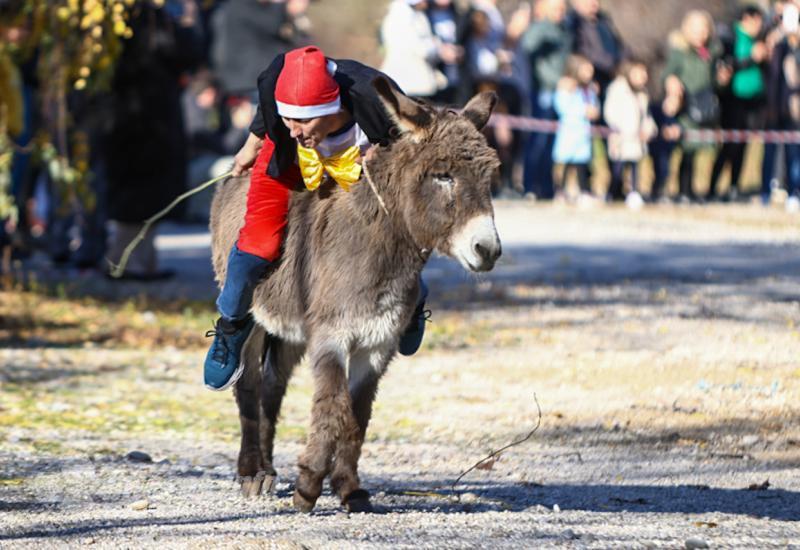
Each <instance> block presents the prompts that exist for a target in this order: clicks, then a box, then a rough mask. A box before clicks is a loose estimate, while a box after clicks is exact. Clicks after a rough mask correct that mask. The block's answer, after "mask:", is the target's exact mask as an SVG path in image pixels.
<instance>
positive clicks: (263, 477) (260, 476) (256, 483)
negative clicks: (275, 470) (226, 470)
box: [239, 471, 277, 498]
mask: <svg viewBox="0 0 800 550" xmlns="http://www.w3.org/2000/svg"><path fill="white" fill-rule="evenodd" d="M276 479H277V476H276V475H275V474H268V473H267V472H264V471H261V472H258V473H257V474H256V475H254V476H239V485H240V488H241V491H242V496H243V497H245V498H256V497H260V496H261V495H262V494H267V495H268V494H271V493H272V491H273V489H274V488H275V480H276Z"/></svg>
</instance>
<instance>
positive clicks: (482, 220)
mask: <svg viewBox="0 0 800 550" xmlns="http://www.w3.org/2000/svg"><path fill="white" fill-rule="evenodd" d="M502 252H503V247H502V246H501V245H500V238H499V237H498V236H497V229H496V228H495V226H494V218H492V216H490V215H486V214H484V215H479V216H476V217H474V218H472V219H471V220H470V221H468V222H467V223H466V224H464V226H463V227H462V228H461V230H460V231H458V232H457V233H456V234H455V236H454V238H453V248H452V250H451V254H452V256H453V257H455V258H456V259H457V260H458V261H459V262H460V263H461V265H462V266H463V267H464V269H468V270H470V271H491V269H492V268H494V264H495V263H496V262H497V258H499V257H500V254H502Z"/></svg>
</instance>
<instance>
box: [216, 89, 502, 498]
mask: <svg viewBox="0 0 800 550" xmlns="http://www.w3.org/2000/svg"><path fill="white" fill-rule="evenodd" d="M373 85H374V86H375V88H376V90H377V91H378V93H379V95H380V97H381V100H382V102H383V103H384V106H385V108H386V109H387V111H388V112H389V114H390V115H391V117H392V119H393V120H394V121H395V124H396V128H397V130H398V135H397V138H398V139H397V140H396V141H395V142H393V143H392V144H391V145H388V146H385V147H384V146H382V147H374V148H373V150H372V151H371V152H370V154H369V155H368V157H369V158H368V161H367V163H366V165H367V166H366V169H365V170H364V172H365V174H364V175H362V182H361V183H359V185H356V186H355V187H354V188H353V189H352V190H351V191H350V192H349V193H348V192H344V191H342V190H341V189H338V188H333V186H332V185H330V184H328V185H326V186H324V187H322V188H321V189H320V190H319V191H317V192H315V193H308V192H297V193H295V194H294V195H293V196H292V199H291V208H290V210H289V222H288V232H287V235H286V239H285V244H284V250H283V256H282V258H281V259H280V260H279V262H277V263H276V266H275V268H274V270H273V271H272V272H271V273H270V274H269V275H268V276H267V278H266V279H265V280H264V281H263V282H262V283H261V284H260V285H259V287H258V288H257V289H256V292H255V295H254V298H253V307H252V313H253V315H254V317H255V319H256V321H257V325H258V326H257V328H256V329H255V330H254V331H253V333H252V335H251V337H250V339H249V341H248V343H247V345H246V347H245V350H244V352H243V356H242V357H243V358H242V361H244V362H245V372H244V374H243V376H242V378H240V379H239V381H238V382H237V383H236V386H235V394H236V401H237V403H238V406H239V415H240V420H241V427H242V442H241V450H240V452H239V461H238V473H239V476H240V479H241V480H242V491H243V493H244V494H246V495H250V496H256V495H258V494H260V493H261V492H262V490H264V489H266V490H267V491H269V490H270V489H271V487H272V484H273V482H274V480H275V475H276V474H275V470H274V468H273V466H272V448H273V439H274V435H275V424H276V421H277V417H278V412H279V410H280V405H281V401H282V399H283V395H284V393H285V391H286V384H287V382H288V380H289V377H290V376H291V374H292V370H293V368H294V367H295V365H296V364H297V363H298V362H299V361H300V359H301V358H302V356H303V355H304V354H306V353H307V354H308V357H309V359H310V364H311V368H312V371H313V377H314V399H313V405H312V411H311V428H310V431H309V434H308V440H307V444H306V449H305V451H304V452H303V453H302V455H301V456H300V458H299V460H298V466H299V470H300V473H299V477H298V479H297V483H296V485H295V492H294V504H295V506H296V507H297V508H298V509H299V510H303V511H310V510H311V509H312V508H313V507H314V504H315V502H316V500H317V498H318V497H319V495H320V494H321V493H322V484H323V480H324V479H325V477H326V476H327V475H328V474H330V480H331V487H332V488H333V490H334V491H335V492H336V493H337V494H338V495H339V497H340V498H341V500H342V503H343V504H344V505H345V506H346V507H347V509H348V510H350V511H369V510H371V506H370V503H369V496H368V494H367V492H366V491H364V490H362V489H360V488H359V480H358V458H359V455H360V453H361V445H362V443H363V441H364V434H365V432H366V429H367V424H368V423H369V419H370V415H371V412H372V401H373V399H374V397H375V392H376V390H377V387H378V380H379V379H380V377H381V375H382V374H383V373H384V372H385V370H386V368H387V366H388V364H389V362H390V361H391V360H392V358H393V357H394V355H395V354H396V353H397V346H398V341H399V339H400V336H401V334H402V333H403V330H404V329H405V327H406V326H407V325H408V323H409V321H410V318H411V315H412V312H413V310H414V308H415V305H416V303H417V298H418V295H419V292H420V288H419V275H420V272H421V271H422V268H423V267H424V265H425V262H426V261H427V259H428V256H429V255H430V253H431V251H433V250H437V251H439V252H440V253H442V254H446V255H448V256H451V257H453V258H455V259H457V260H458V261H459V262H460V263H461V265H463V266H464V268H465V269H468V270H470V271H488V270H490V269H492V268H493V267H494V264H495V261H496V260H497V258H498V257H499V256H500V252H501V247H500V240H499V238H498V236H497V231H496V229H495V225H494V212H493V209H492V202H491V196H490V187H491V184H492V181H493V179H495V178H496V174H497V169H498V164H499V163H498V160H497V155H496V154H495V152H494V151H493V150H492V149H490V148H489V147H488V145H487V144H486V140H485V138H484V137H483V135H482V134H481V132H480V129H481V128H483V126H484V125H485V124H486V122H487V120H488V119H489V116H490V114H491V110H492V108H493V106H494V103H495V97H494V94H480V95H477V96H475V97H474V98H473V99H472V100H471V101H470V102H469V103H468V104H467V106H466V107H465V108H464V110H463V111H462V112H460V113H459V112H457V111H455V110H452V109H436V108H434V107H431V106H429V105H427V104H423V103H419V102H416V101H413V100H411V99H409V98H407V97H405V96H403V95H400V94H398V93H397V92H395V91H394V89H393V88H392V86H390V85H389V83H388V82H387V81H386V80H384V79H381V78H379V79H376V81H375V82H374V83H373ZM364 180H368V181H364ZM370 182H371V184H372V185H374V188H375V190H374V191H373V189H371V185H370ZM248 185H249V178H246V177H243V178H235V179H230V180H228V181H227V182H226V183H224V184H223V185H222V186H221V187H220V188H219V189H218V190H217V193H216V195H215V197H214V202H213V205H212V209H211V231H212V236H213V243H212V246H213V261H214V269H215V271H216V277H217V280H218V282H219V283H220V285H222V284H223V283H224V281H225V270H226V259H227V257H228V252H229V251H230V249H231V247H232V246H233V243H234V241H235V240H236V237H237V235H238V232H239V228H240V227H241V225H242V221H243V219H244V212H245V200H246V195H247V187H248ZM378 197H381V198H382V201H383V202H384V203H385V208H384V207H383V205H381V202H380V200H379V199H378Z"/></svg>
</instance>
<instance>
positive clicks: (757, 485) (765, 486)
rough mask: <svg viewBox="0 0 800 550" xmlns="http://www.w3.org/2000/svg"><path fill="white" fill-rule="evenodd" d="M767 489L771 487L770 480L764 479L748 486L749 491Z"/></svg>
mask: <svg viewBox="0 0 800 550" xmlns="http://www.w3.org/2000/svg"><path fill="white" fill-rule="evenodd" d="M767 489H769V480H766V481H764V483H753V484H752V485H750V486H749V487H747V490H748V491H766V490H767Z"/></svg>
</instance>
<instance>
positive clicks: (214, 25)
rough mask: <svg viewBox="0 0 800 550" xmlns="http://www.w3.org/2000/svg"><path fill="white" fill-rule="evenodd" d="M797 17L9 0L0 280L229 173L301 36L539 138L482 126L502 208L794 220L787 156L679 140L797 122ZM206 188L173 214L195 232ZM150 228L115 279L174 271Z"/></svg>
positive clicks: (236, 1) (90, 255) (727, 5)
mask: <svg viewBox="0 0 800 550" xmlns="http://www.w3.org/2000/svg"><path fill="white" fill-rule="evenodd" d="M796 15H797V6H796V5H795V3H794V2H792V1H787V2H783V1H780V2H766V1H763V2H756V3H752V2H724V1H711V0H709V1H702V0H686V1H683V0H681V1H677V2H671V3H669V4H664V3H652V2H647V1H641V2H639V1H624V2H623V1H621V0H620V1H614V0H607V1H605V2H598V1H596V0H574V1H572V2H569V1H566V0H534V1H527V0H526V1H524V2H520V1H513V0H475V1H471V2H470V1H467V0H425V1H416V0H404V1H400V0H396V1H393V2H389V1H388V0H387V1H375V2H359V1H356V0H343V1H340V2H327V1H324V0H318V1H309V0H227V1H210V0H150V1H135V0H118V1H112V0H108V1H105V0H64V1H59V2H42V1H37V0H2V2H0V25H1V26H0V29H2V33H3V36H4V40H3V42H2V46H0V62H1V63H2V71H3V88H2V96H0V101H2V111H1V113H2V120H1V121H0V122H1V124H0V129H2V135H0V218H2V219H3V220H4V223H3V226H2V230H1V231H0V243H2V249H3V264H2V265H3V269H4V271H5V272H8V271H9V270H10V268H11V262H12V260H13V259H26V258H29V257H30V256H31V255H32V254H34V253H36V252H37V251H41V252H43V253H45V254H46V255H47V256H48V257H49V259H50V261H51V262H52V264H53V265H66V266H76V267H78V268H80V269H85V268H98V269H100V270H104V269H106V267H107V261H111V262H117V261H118V260H119V258H120V255H121V253H122V250H123V249H124V247H125V245H126V244H127V243H128V242H130V240H131V239H132V238H133V236H134V235H135V233H136V232H137V231H138V229H139V227H140V226H141V223H142V221H143V220H145V219H146V218H147V217H149V216H151V215H152V214H154V213H155V212H157V211H158V210H160V209H161V208H163V207H164V206H165V205H166V204H168V203H169V202H170V201H171V200H172V199H174V198H175V197H176V196H177V195H178V194H179V193H181V192H183V191H185V190H186V189H188V188H189V187H193V186H195V185H197V184H199V183H201V182H203V181H206V180H208V179H209V178H211V177H212V176H215V175H219V174H221V173H224V172H225V171H226V169H227V168H228V167H229V166H230V163H231V158H232V155H233V154H235V152H236V151H237V150H238V148H239V147H240V146H241V145H242V143H243V141H244V140H245V138H246V135H247V126H248V124H249V122H250V121H251V120H252V118H253V116H254V113H255V111H254V105H255V101H256V90H255V85H256V79H257V76H258V74H259V73H260V72H261V71H262V70H263V69H264V68H265V67H266V66H267V64H268V63H269V61H270V60H271V59H272V58H274V56H275V55H277V54H278V53H281V52H283V51H286V50H288V49H291V48H294V47H297V46H299V45H303V44H309V43H316V44H318V45H320V46H321V47H322V48H323V50H324V51H325V52H326V53H327V54H328V55H329V56H330V57H334V58H337V57H340V58H354V59H358V60H360V61H363V62H365V63H367V64H371V65H373V66H375V67H378V68H381V69H383V70H384V71H385V72H387V73H388V74H389V75H390V76H392V77H393V78H395V79H396V80H397V81H398V82H399V84H400V85H401V87H403V88H404V89H405V91H406V92H407V93H408V94H410V95H413V96H416V97H420V98H423V99H426V100H428V101H431V102H434V103H438V104H463V103H464V102H465V101H467V100H468V99H469V98H470V97H471V96H472V95H473V94H474V93H476V92H478V91H483V90H494V91H495V92H497V93H498V95H499V97H500V104H499V105H498V107H497V113H499V114H509V115H518V116H524V117H532V118H533V119H535V120H536V121H538V122H541V123H545V124H546V123H551V126H549V127H545V129H544V130H536V129H535V128H534V129H532V128H529V127H525V126H524V125H523V126H520V125H515V124H513V120H512V119H502V118H498V119H496V120H495V121H494V124H493V125H492V127H491V128H489V129H487V131H486V134H487V138H488V139H489V141H490V143H491V144H492V145H493V146H494V147H496V148H497V150H498V153H499V155H500V157H501V160H502V162H503V166H502V169H501V174H500V178H499V180H498V183H497V186H496V188H495V189H494V190H493V191H494V193H495V195H496V196H497V197H498V198H504V199H516V198H524V199H526V200H538V201H550V200H554V199H555V200H556V201H557V202H564V201H566V202H568V203H571V204H578V203H579V204H580V205H582V206H587V205H599V204H601V203H604V202H614V201H622V200H626V201H627V202H626V203H627V205H628V206H629V207H631V208H633V209H637V208H641V206H642V205H643V204H645V202H646V201H649V202H652V203H659V202H661V203H665V202H669V201H671V200H674V201H677V202H684V203H705V202H713V201H718V200H724V201H728V202H731V201H734V202H735V201H742V200H744V201H747V200H750V199H754V200H755V199H758V200H760V201H761V202H762V203H763V204H764V205H769V204H771V203H778V204H779V205H781V206H784V205H785V207H786V208H787V209H788V210H789V211H797V210H798V209H800V201H798V199H797V196H796V194H797V189H798V185H799V184H800V154H798V147H797V146H796V144H788V145H786V146H785V147H783V146H781V145H780V144H775V143H771V142H768V143H767V145H766V146H764V144H763V139H762V137H763V136H761V135H759V134H757V133H756V134H753V135H752V136H748V137H747V141H748V142H749V146H747V147H745V146H744V145H740V144H738V143H727V144H722V143H721V141H722V139H721V138H719V137H717V138H711V142H710V143H708V142H706V143H701V142H697V141H693V140H692V139H691V137H690V136H691V134H690V133H687V131H689V132H691V131H692V130H697V129H718V128H722V129H747V130H753V131H760V130H767V129H779V130H793V129H794V128H795V127H796V122H795V118H793V112H794V111H797V109H794V110H793V109H792V105H790V104H791V102H792V101H793V100H794V96H793V95H792V92H791V90H793V89H794V87H795V85H796V83H795V82H794V80H796V74H795V72H796V71H795V65H796V63H795V57H796V53H795V52H796V51H797V29H796V22H795V21H794V19H796ZM693 40H694V42H693ZM581 62H583V64H581ZM576 67H577V68H578V69H577V72H576ZM581 67H585V68H586V69H587V70H588V71H589V74H588V75H584V76H579V74H580V73H581V71H580V68H581ZM698 78H699V80H698ZM742 83H743V84H742ZM665 84H669V85H667V86H665ZM748 86H749V87H748ZM609 91H611V93H610V94H609ZM576 94H577V95H576ZM571 100H574V101H571ZM703 108H705V110H703ZM693 109H694V110H697V109H700V111H698V112H699V113H700V114H701V115H702V114H705V115H707V116H706V117H705V118H706V119H705V120H699V121H698V120H693V119H692V116H690V112H692V111H693ZM745 111H748V112H751V113H752V116H748V117H744V116H740V113H742V112H745ZM698 116H699V115H698ZM798 116H800V115H798ZM695 118H696V117H695ZM590 123H592V124H595V125H598V126H600V127H602V128H605V129H606V133H601V134H594V135H589V134H588V133H587V132H589V129H588V128H589V124H590ZM576 125H577V126H576ZM533 130H536V131H533ZM609 133H610V134H611V135H609ZM723 137H724V136H723ZM773 190H774V191H777V193H773ZM211 193H212V191H211V190H209V191H207V192H205V193H204V194H202V195H200V196H197V197H194V198H192V199H191V200H190V201H188V202H187V203H185V204H182V205H181V206H180V207H179V208H177V209H176V210H175V211H173V212H172V213H171V215H170V218H171V219H172V220H177V221H181V222H195V223H204V222H205V221H206V220H207V216H208V207H209V202H210V196H211ZM157 234H158V232H157V231H151V232H150V233H149V234H148V237H147V238H146V239H145V241H144V243H143V244H142V245H141V246H140V247H139V248H137V250H136V253H135V254H134V257H133V258H132V260H131V264H130V266H129V270H128V272H127V276H128V277H130V278H138V279H147V280H149V279H153V280H159V279H163V278H168V277H169V276H170V275H171V274H172V272H171V271H170V270H169V269H166V268H162V267H161V266H159V263H158V257H157V253H156V249H155V247H154V239H155V237H156V235H157Z"/></svg>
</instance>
